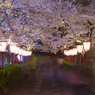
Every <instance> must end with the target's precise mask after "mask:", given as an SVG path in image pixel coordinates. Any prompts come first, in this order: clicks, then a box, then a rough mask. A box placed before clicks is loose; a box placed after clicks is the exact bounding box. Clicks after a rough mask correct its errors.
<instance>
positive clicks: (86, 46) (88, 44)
mask: <svg viewBox="0 0 95 95" xmlns="http://www.w3.org/2000/svg"><path fill="white" fill-rule="evenodd" d="M83 46H84V50H85V51H88V50H90V46H91V42H83Z"/></svg>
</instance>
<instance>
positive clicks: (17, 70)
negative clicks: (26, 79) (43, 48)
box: [0, 65, 22, 89]
mask: <svg viewBox="0 0 95 95" xmlns="http://www.w3.org/2000/svg"><path fill="white" fill-rule="evenodd" d="M21 69H22V65H13V66H12V65H9V66H7V67H5V68H0V86H1V87H2V88H3V89H5V88H6V87H7V86H9V85H11V83H12V82H14V81H16V80H18V79H19V78H20V77H22V70H21Z"/></svg>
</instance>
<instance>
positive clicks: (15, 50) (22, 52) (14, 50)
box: [10, 44, 32, 65]
mask: <svg viewBox="0 0 95 95" xmlns="http://www.w3.org/2000/svg"><path fill="white" fill-rule="evenodd" d="M10 52H11V53H12V65H13V54H16V64H17V55H20V62H21V56H31V54H32V52H31V51H26V50H23V49H21V48H19V47H17V46H16V45H15V44H11V45H10Z"/></svg>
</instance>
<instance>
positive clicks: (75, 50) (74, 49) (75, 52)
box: [73, 48, 77, 64]
mask: <svg viewBox="0 0 95 95" xmlns="http://www.w3.org/2000/svg"><path fill="white" fill-rule="evenodd" d="M73 52H74V56H75V62H74V63H75V64H76V55H77V48H73Z"/></svg>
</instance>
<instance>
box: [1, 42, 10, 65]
mask: <svg viewBox="0 0 95 95" xmlns="http://www.w3.org/2000/svg"><path fill="white" fill-rule="evenodd" d="M7 44H8V42H7V41H4V42H0V52H1V53H2V67H4V52H6V47H7Z"/></svg>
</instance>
